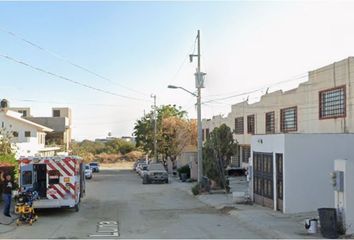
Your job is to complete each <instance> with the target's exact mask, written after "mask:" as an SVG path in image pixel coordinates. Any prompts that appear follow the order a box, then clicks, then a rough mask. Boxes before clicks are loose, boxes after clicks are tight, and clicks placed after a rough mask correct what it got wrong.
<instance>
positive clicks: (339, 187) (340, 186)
mask: <svg viewBox="0 0 354 240" xmlns="http://www.w3.org/2000/svg"><path fill="white" fill-rule="evenodd" d="M333 187H334V190H335V191H337V192H343V191H344V172H343V171H334V172H333Z"/></svg>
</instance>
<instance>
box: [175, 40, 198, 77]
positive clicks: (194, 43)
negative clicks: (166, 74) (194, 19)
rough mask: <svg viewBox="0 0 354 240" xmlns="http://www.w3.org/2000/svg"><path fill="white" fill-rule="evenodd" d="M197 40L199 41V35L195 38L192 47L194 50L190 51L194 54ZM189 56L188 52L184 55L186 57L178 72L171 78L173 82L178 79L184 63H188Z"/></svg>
mask: <svg viewBox="0 0 354 240" xmlns="http://www.w3.org/2000/svg"><path fill="white" fill-rule="evenodd" d="M196 42H197V37H196V38H195V40H194V42H193V44H192V46H191V47H190V49H191V50H192V48H193V50H192V51H189V52H192V54H194V52H195V46H196ZM188 58H189V54H186V55H185V57H184V59H183V61H182V63H181V65H180V66H179V67H178V69H177V72H176V73H175V74H174V75H173V77H172V78H171V80H170V82H171V83H175V80H176V78H177V76H178V74H179V73H180V72H181V70H182V68H183V67H184V65H185V64H186V62H187V60H188Z"/></svg>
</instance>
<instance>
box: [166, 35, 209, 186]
mask: <svg viewBox="0 0 354 240" xmlns="http://www.w3.org/2000/svg"><path fill="white" fill-rule="evenodd" d="M197 40H198V54H190V55H189V60H190V62H192V61H193V58H194V57H197V58H198V67H197V71H196V73H195V74H194V75H195V87H196V88H197V94H195V93H193V92H191V91H188V90H187V89H185V88H183V87H178V86H173V85H169V86H168V88H172V89H177V88H179V89H182V90H183V91H185V92H188V93H190V94H192V95H193V96H195V97H197V126H198V154H197V158H198V183H201V182H202V178H203V156H202V154H203V152H202V147H203V139H202V134H203V133H202V111H201V105H202V104H201V89H202V88H204V77H205V75H206V73H203V72H201V70H200V66H201V64H200V31H199V30H198V34H197Z"/></svg>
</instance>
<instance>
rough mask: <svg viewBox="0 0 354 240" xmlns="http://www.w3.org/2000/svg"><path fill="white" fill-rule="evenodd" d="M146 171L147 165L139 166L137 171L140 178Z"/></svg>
mask: <svg viewBox="0 0 354 240" xmlns="http://www.w3.org/2000/svg"><path fill="white" fill-rule="evenodd" d="M147 171H148V165H147V164H145V163H143V164H141V165H140V169H139V175H140V177H143V176H144V175H145V173H146V172H147Z"/></svg>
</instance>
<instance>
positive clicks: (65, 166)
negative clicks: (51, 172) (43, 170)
mask: <svg viewBox="0 0 354 240" xmlns="http://www.w3.org/2000/svg"><path fill="white" fill-rule="evenodd" d="M63 163H64V162H63ZM55 164H56V165H57V166H58V167H60V168H61V169H62V170H63V171H64V172H65V174H63V175H68V176H74V171H72V170H71V169H70V168H69V167H68V165H67V164H65V163H64V164H61V163H60V162H57V163H55Z"/></svg>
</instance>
